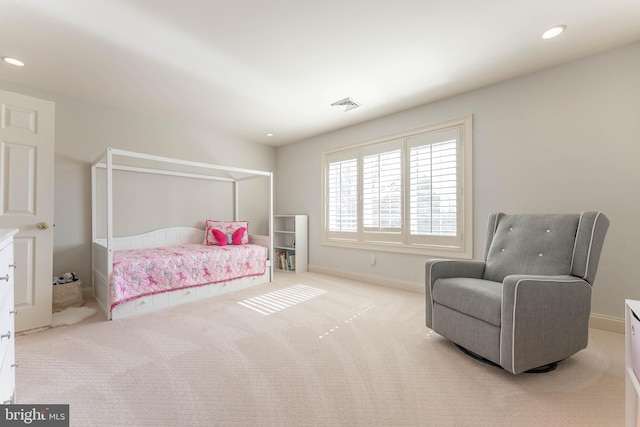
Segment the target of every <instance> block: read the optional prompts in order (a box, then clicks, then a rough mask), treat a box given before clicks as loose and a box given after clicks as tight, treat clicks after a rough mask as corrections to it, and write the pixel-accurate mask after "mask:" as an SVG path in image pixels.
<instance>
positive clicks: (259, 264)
mask: <svg viewBox="0 0 640 427" xmlns="http://www.w3.org/2000/svg"><path fill="white" fill-rule="evenodd" d="M266 260H267V248H265V247H264V246H259V245H237V246H233V245H229V246H206V245H201V244H185V245H178V246H167V247H160V248H146V249H126V250H119V251H116V252H114V253H113V272H112V274H111V283H110V288H111V309H112V310H113V308H114V307H115V306H116V305H118V304H122V303H123V302H127V301H130V300H133V299H135V298H139V297H141V296H147V295H153V294H159V293H162V292H168V291H173V290H176V289H183V288H189V287H194V286H201V285H206V284H209V283H217V282H224V281H227V280H233V279H238V278H241V277H246V276H258V275H262V274H264V272H265V271H266V268H267V262H266Z"/></svg>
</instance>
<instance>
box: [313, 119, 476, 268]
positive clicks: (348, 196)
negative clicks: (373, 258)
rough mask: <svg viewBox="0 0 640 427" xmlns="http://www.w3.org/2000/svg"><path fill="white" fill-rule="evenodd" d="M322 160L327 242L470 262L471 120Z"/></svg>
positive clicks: (374, 144)
mask: <svg viewBox="0 0 640 427" xmlns="http://www.w3.org/2000/svg"><path fill="white" fill-rule="evenodd" d="M324 156H325V157H324V165H325V166H324V171H325V185H324V188H325V193H324V195H325V197H324V198H323V201H324V202H323V203H325V205H324V206H323V215H324V220H323V223H324V224H325V226H324V227H325V228H324V233H323V243H324V244H329V245H335V246H346V247H352V248H363V249H373V250H389V251H394V252H410V253H422V254H433V255H444V256H448V255H457V256H460V257H464V258H471V257H472V248H473V244H472V243H473V242H472V238H471V236H472V233H471V224H472V221H471V219H472V209H471V208H472V203H471V201H472V200H471V195H472V188H471V187H472V185H471V184H472V182H471V158H472V153H471V116H467V117H464V118H461V119H456V120H451V121H449V122H446V123H442V124H440V125H434V126H430V127H428V128H423V129H420V130H415V131H411V132H406V133H404V134H399V135H396V137H395V138H387V139H384V140H377V141H375V142H371V143H367V144H360V145H358V146H352V147H350V148H347V149H346V150H344V149H343V150H336V151H332V152H331V151H330V152H327V153H325V155H324Z"/></svg>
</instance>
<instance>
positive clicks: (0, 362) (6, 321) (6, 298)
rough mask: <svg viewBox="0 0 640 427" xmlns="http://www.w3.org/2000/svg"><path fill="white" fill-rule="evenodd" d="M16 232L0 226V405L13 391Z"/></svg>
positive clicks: (12, 398) (12, 399) (12, 396)
mask: <svg viewBox="0 0 640 427" xmlns="http://www.w3.org/2000/svg"><path fill="white" fill-rule="evenodd" d="M17 232H18V230H7V229H0V405H2V404H4V405H6V404H12V403H15V395H16V393H15V390H16V355H15V336H14V328H13V325H14V320H15V315H16V311H15V307H14V302H13V276H14V269H15V267H16V265H15V263H14V259H13V236H14V235H15V234H16V233H17Z"/></svg>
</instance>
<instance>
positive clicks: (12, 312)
mask: <svg viewBox="0 0 640 427" xmlns="http://www.w3.org/2000/svg"><path fill="white" fill-rule="evenodd" d="M9 314H13V315H14V316H15V315H16V314H18V310H11V311H10V312H9Z"/></svg>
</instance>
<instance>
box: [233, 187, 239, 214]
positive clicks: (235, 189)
mask: <svg viewBox="0 0 640 427" xmlns="http://www.w3.org/2000/svg"><path fill="white" fill-rule="evenodd" d="M238 187H239V185H238V181H235V180H234V181H233V220H234V221H240V204H239V200H238V198H239V195H240V191H239V189H238Z"/></svg>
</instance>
